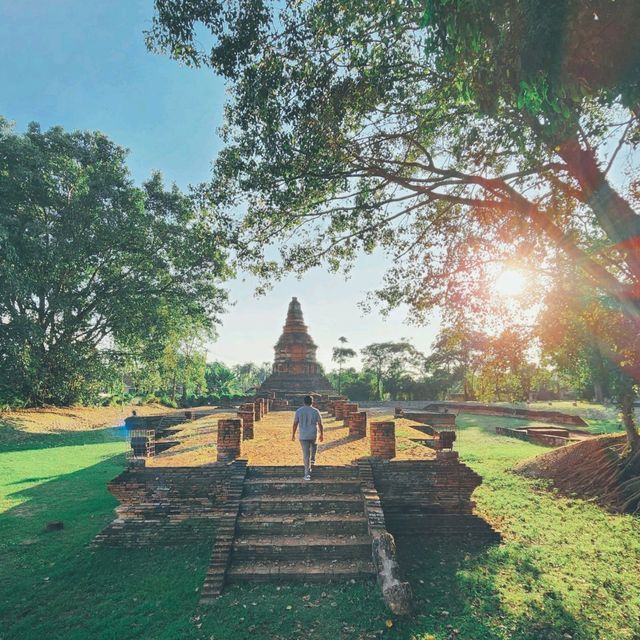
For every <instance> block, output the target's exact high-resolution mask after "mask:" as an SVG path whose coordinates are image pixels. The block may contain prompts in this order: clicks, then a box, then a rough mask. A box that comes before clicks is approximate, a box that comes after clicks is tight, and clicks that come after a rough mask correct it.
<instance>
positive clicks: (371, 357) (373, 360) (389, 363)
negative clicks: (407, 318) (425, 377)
mask: <svg viewBox="0 0 640 640" xmlns="http://www.w3.org/2000/svg"><path fill="white" fill-rule="evenodd" d="M360 353H361V354H362V365H363V368H364V369H365V370H368V371H371V372H372V373H373V374H374V375H375V380H376V391H377V394H378V400H382V399H383V397H384V386H385V385H384V384H383V383H384V382H385V381H386V383H387V385H386V386H389V383H390V382H392V381H395V380H400V379H401V378H403V376H404V375H405V374H407V373H413V372H415V371H416V370H418V369H419V368H420V365H421V364H422V361H423V360H424V356H423V355H422V354H421V353H420V352H419V351H418V350H417V349H416V348H415V347H414V346H413V345H412V344H411V343H410V342H407V341H406V340H400V341H399V342H374V343H373V344H369V345H367V346H366V347H364V349H362V351H361V352H360ZM394 390H395V389H394Z"/></svg>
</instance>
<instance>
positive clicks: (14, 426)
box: [0, 417, 126, 453]
mask: <svg viewBox="0 0 640 640" xmlns="http://www.w3.org/2000/svg"><path fill="white" fill-rule="evenodd" d="M125 439H126V430H125V429H124V428H123V427H119V426H117V427H116V426H113V427H100V428H97V429H89V430H86V431H54V432H48V433H41V432H32V431H27V430H25V429H24V428H22V426H21V425H20V423H19V422H17V421H16V420H12V419H10V418H6V417H3V418H0V453H8V452H10V451H29V450H31V449H49V448H54V447H73V446H78V445H84V444H99V443H104V442H117V441H119V440H125Z"/></svg>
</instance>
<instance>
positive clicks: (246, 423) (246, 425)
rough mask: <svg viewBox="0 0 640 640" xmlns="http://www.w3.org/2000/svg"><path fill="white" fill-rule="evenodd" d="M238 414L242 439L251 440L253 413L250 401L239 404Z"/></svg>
mask: <svg viewBox="0 0 640 640" xmlns="http://www.w3.org/2000/svg"><path fill="white" fill-rule="evenodd" d="M238 415H239V416H240V419H241V420H242V439H243V440H253V418H254V415H255V414H254V410H253V404H252V403H251V402H249V403H247V404H241V405H240V411H238Z"/></svg>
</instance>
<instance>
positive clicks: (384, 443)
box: [369, 422, 396, 460]
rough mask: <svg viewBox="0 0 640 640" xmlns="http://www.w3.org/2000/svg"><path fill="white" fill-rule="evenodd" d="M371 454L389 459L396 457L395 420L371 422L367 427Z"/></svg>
mask: <svg viewBox="0 0 640 640" xmlns="http://www.w3.org/2000/svg"><path fill="white" fill-rule="evenodd" d="M369 436H370V440H371V455H372V456H373V457H374V458H381V459H382V460H390V459H391V458H395V457H396V424H395V422H372V423H371V426H370V429H369Z"/></svg>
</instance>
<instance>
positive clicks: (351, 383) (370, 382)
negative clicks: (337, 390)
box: [328, 367, 378, 400]
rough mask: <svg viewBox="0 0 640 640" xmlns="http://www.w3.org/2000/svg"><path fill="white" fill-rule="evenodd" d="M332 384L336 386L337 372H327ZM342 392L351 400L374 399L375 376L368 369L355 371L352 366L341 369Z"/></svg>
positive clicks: (375, 392)
mask: <svg viewBox="0 0 640 640" xmlns="http://www.w3.org/2000/svg"><path fill="white" fill-rule="evenodd" d="M328 378H329V381H330V382H331V384H332V385H334V386H338V374H337V373H336V372H335V371H332V372H331V373H329V374H328ZM341 380H342V392H343V393H344V395H346V396H347V397H348V398H350V399H351V400H375V399H377V398H378V390H377V388H376V381H375V376H374V374H373V373H371V372H370V371H356V369H354V368H353V367H349V368H347V369H343V370H342V375H341Z"/></svg>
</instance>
